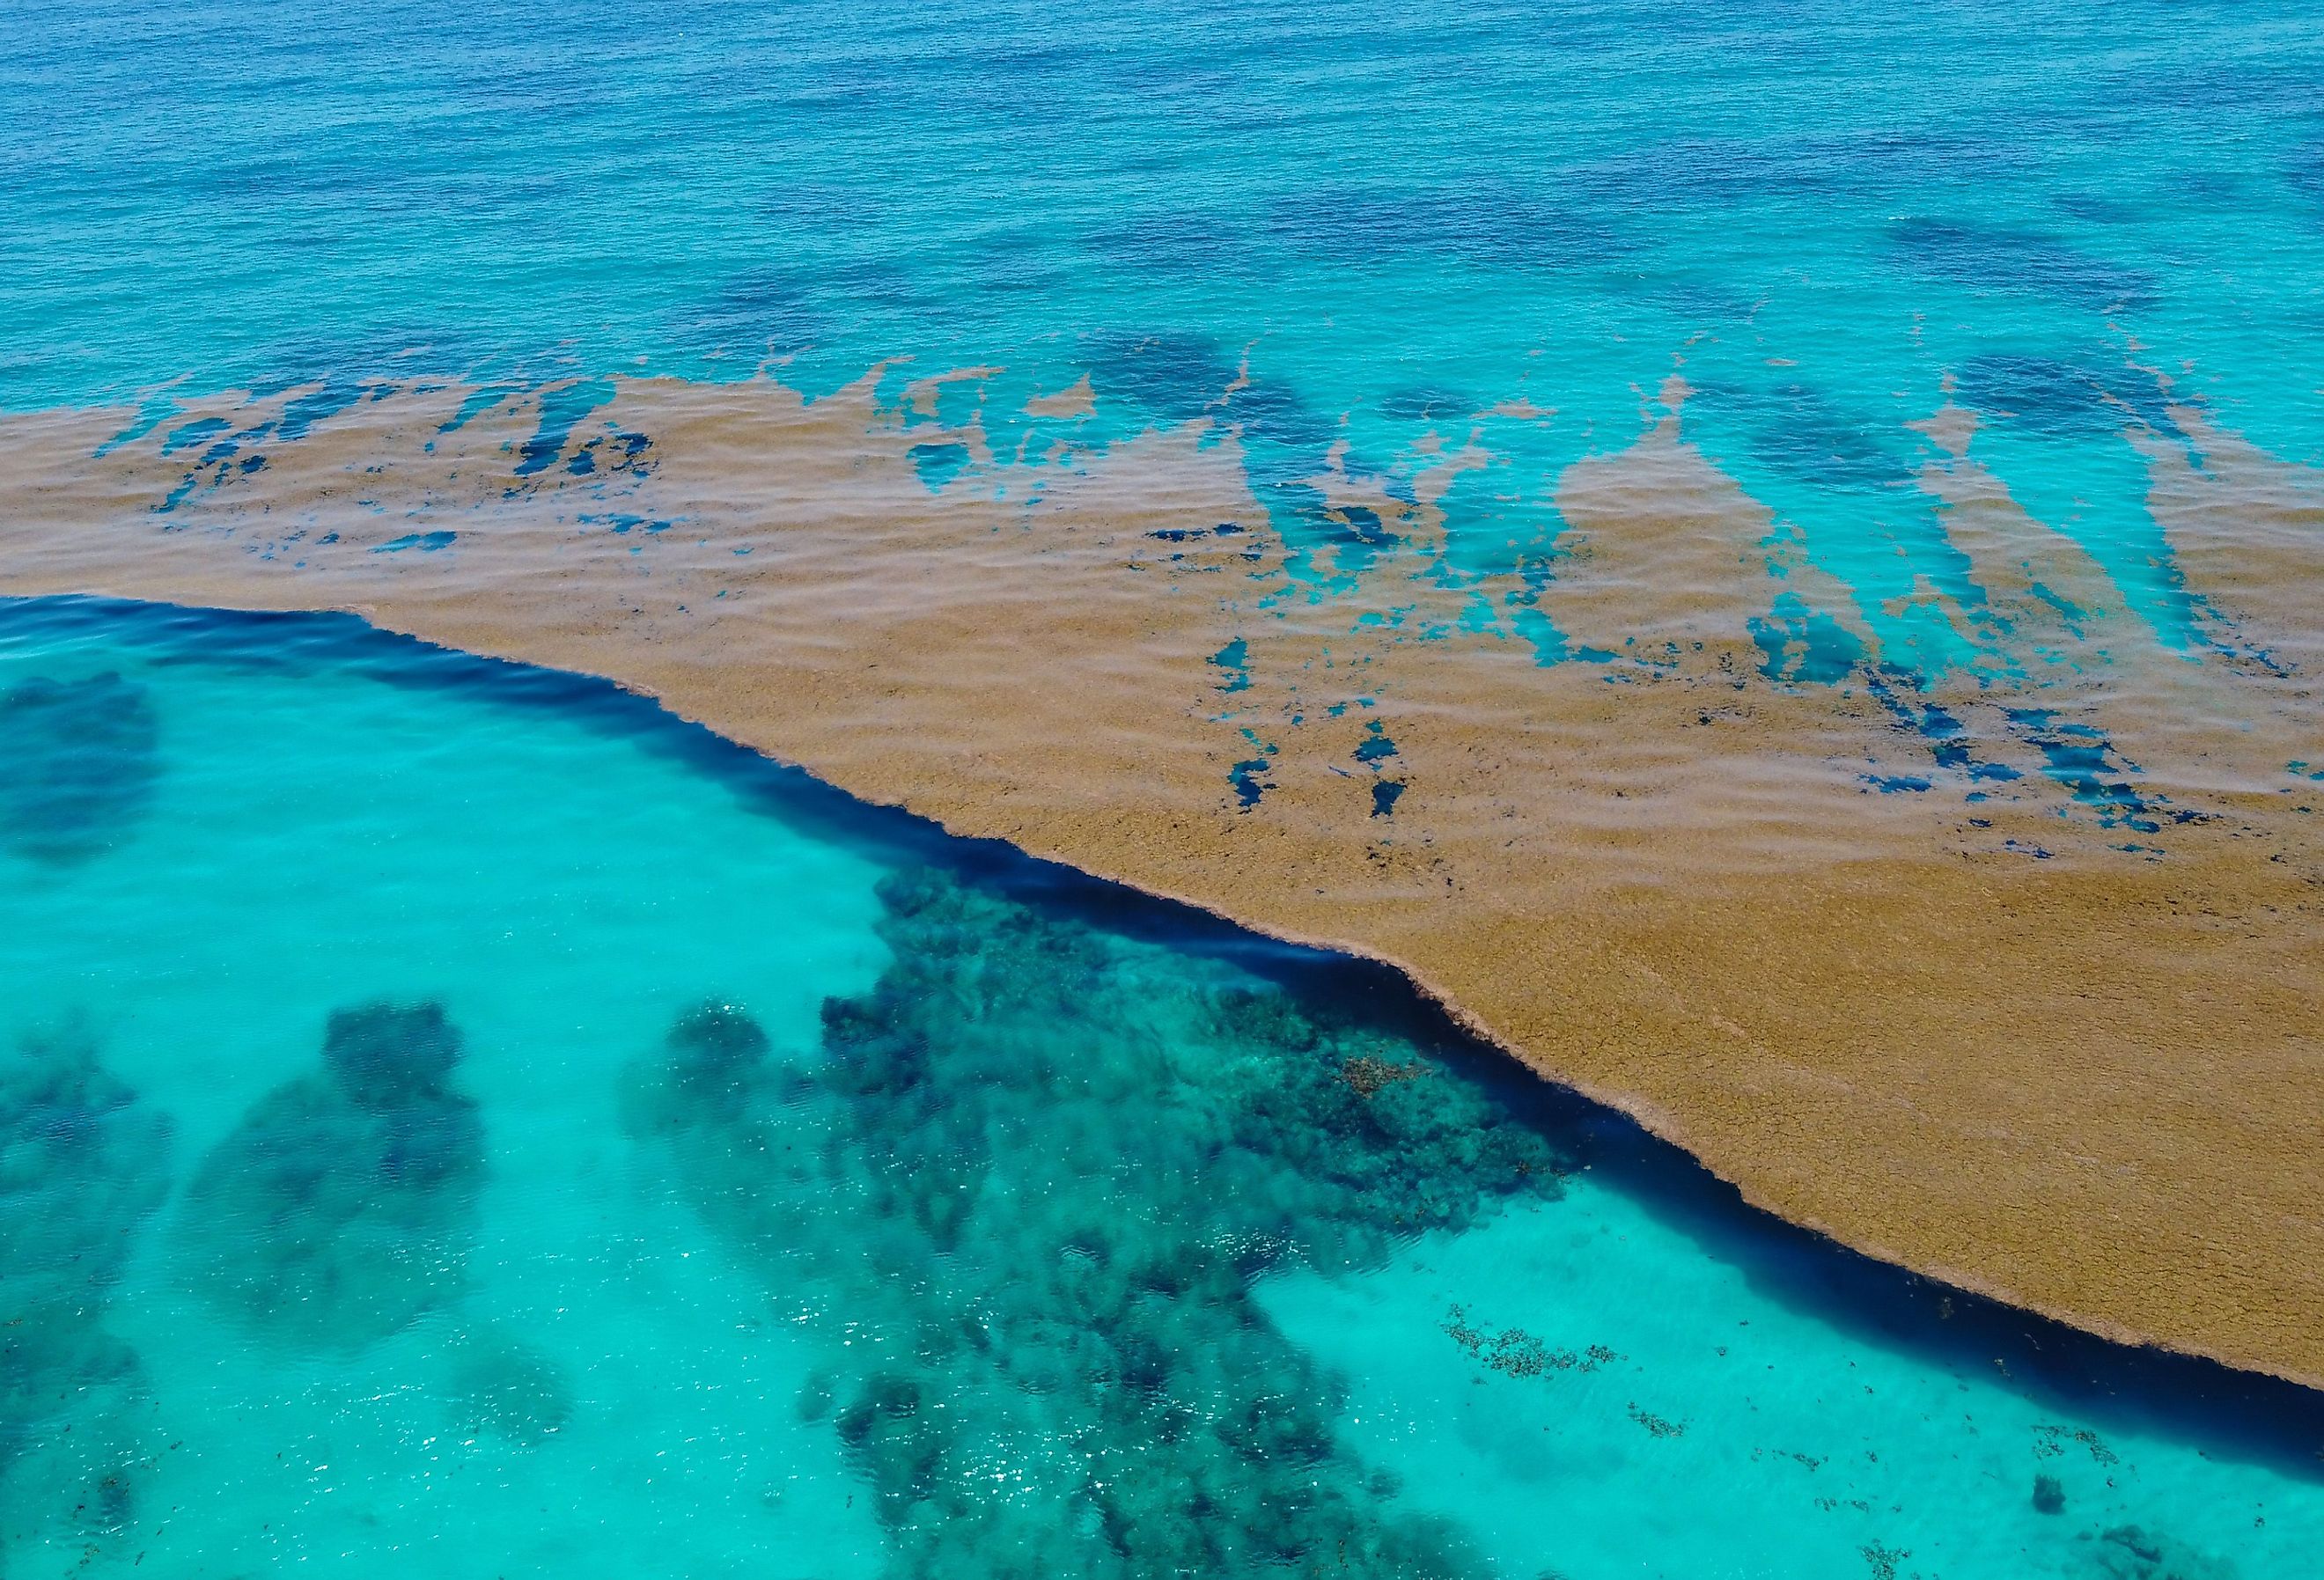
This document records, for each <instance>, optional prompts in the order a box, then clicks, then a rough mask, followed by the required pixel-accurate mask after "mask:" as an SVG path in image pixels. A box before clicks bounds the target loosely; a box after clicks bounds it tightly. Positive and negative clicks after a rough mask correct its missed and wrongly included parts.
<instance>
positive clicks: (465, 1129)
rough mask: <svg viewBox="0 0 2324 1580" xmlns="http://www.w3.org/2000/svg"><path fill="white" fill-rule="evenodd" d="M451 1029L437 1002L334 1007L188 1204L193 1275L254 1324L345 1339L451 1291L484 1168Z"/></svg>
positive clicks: (387, 1327) (363, 1338)
mask: <svg viewBox="0 0 2324 1580" xmlns="http://www.w3.org/2000/svg"><path fill="white" fill-rule="evenodd" d="M459 1057H460V1034H459V1031H458V1030H457V1028H456V1027H455V1026H453V1024H452V1023H451V1022H450V1021H448V1020H447V1018H446V1017H445V1014H444V1010H443V1006H442V1005H440V1004H435V1003H421V1004H413V1005H410V1006H408V1007H405V1006H398V1005H394V1004H387V1003H374V1004H366V1005H363V1006H361V1007H359V1008H355V1009H343V1010H337V1011H334V1012H332V1014H331V1017H330V1021H329V1025H328V1027H327V1030H326V1032H325V1035H324V1039H323V1068H322V1070H321V1071H320V1072H319V1073H317V1074H313V1075H306V1076H298V1077H296V1078H295V1079H292V1080H291V1081H288V1082H285V1083H284V1084H283V1085H281V1086H278V1087H276V1088H275V1089H274V1090H273V1091H272V1092H270V1093H268V1094H267V1095H265V1096H264V1097H263V1098H261V1099H260V1100H259V1101H258V1102H257V1103H256V1104H254V1105H253V1107H252V1108H251V1110H250V1112H249V1113H247V1114H246V1115H244V1119H243V1121H242V1123H241V1124H239V1125H238V1126H236V1127H235V1130H234V1132H232V1133H231V1134H229V1135H228V1136H227V1137H226V1139H225V1140H224V1141H220V1142H219V1143H218V1145H217V1147H216V1148H215V1149H214V1150H212V1151H211V1152H210V1154H209V1155H208V1157H207V1158H206V1159H204V1160H203V1161H202V1166H201V1169H200V1170H199V1171H198V1173H197V1174H196V1176H195V1178H194V1183H193V1186H192V1188H191V1189H190V1191H189V1194H188V1197H187V1204H186V1213H185V1219H186V1229H187V1234H186V1243H187V1255H188V1256H189V1261H190V1262H191V1265H192V1268H193V1271H194V1274H195V1281H196V1283H197V1285H198V1287H199V1288H200V1289H202V1290H203V1292H204V1293H205V1294H207V1295H208V1296H209V1297H210V1298H213V1299H214V1300H216V1301H217V1303H218V1304H219V1305H220V1306H222V1307H225V1308H226V1309H228V1310H231V1311H233V1312H235V1314H236V1315H238V1316H240V1317H243V1318H244V1319H245V1320H247V1321H249V1322H250V1323H251V1324H253V1325H254V1326H257V1327H259V1328H261V1329H263V1330H265V1331H268V1332H270V1333H272V1334H274V1335H278V1336H281V1337H283V1338H286V1339H291V1340H293V1341H297V1342H302V1343H308V1344H326V1345H333V1346H343V1347H351V1346H355V1345H359V1344H364V1343H366V1342H368V1341H370V1340H372V1339H374V1338H377V1337H379V1336H381V1335H384V1334H388V1333H392V1332H393V1331H394V1330H395V1329H397V1328H399V1327H401V1326H403V1325H404V1324H406V1323H407V1322H410V1320H411V1319H412V1318H414V1317H418V1316H419V1315H420V1313H422V1312H424V1311H426V1310H428V1309H429V1308H430V1307H434V1306H436V1305H438V1304H439V1303H440V1302H442V1301H443V1300H444V1299H445V1298H447V1295H448V1293H449V1292H450V1291H451V1290H453V1289H456V1288H457V1284H458V1281H459V1278H460V1274H461V1269H462V1264H463V1261H464V1259H465V1256H466V1248H467V1243H468V1241H469V1238H470V1236H471V1234H473V1230H474V1224H475V1206H476V1196H477V1192H478V1190H479V1188H480V1187H481V1185H482V1182H483V1178H484V1132H483V1127H482V1126H481V1125H480V1124H479V1123H478V1121H477V1118H476V1106H475V1102H474V1101H473V1100H472V1099H470V1098H468V1097H467V1096H466V1095H462V1094H461V1093H459V1092H457V1091H455V1090H454V1089H453V1088H452V1087H451V1086H449V1085H448V1081H449V1078H450V1076H451V1074H452V1072H453V1070H454V1068H455V1067H456V1066H457V1063H458V1061H459Z"/></svg>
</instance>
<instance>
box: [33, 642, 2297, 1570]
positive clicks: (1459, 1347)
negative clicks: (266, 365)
mask: <svg viewBox="0 0 2324 1580" xmlns="http://www.w3.org/2000/svg"><path fill="white" fill-rule="evenodd" d="M0 765H5V766H0V872H4V873H5V882H0V981H5V982H6V983H7V984H9V990H8V992H7V993H6V995H5V1001H0V1040H5V1052H0V1248H5V1261H0V1297H5V1303H6V1305H7V1307H8V1317H7V1320H8V1324H9V1326H8V1329H7V1332H6V1335H5V1361H6V1367H7V1370H6V1374H5V1381H6V1389H5V1392H0V1412H5V1413H0V1552H5V1570H4V1571H0V1572H5V1574H6V1575H9V1576H11V1577H12V1580H21V1577H23V1576H36V1575H68V1574H112V1573H124V1574H125V1573H128V1572H130V1571H132V1570H142V1571H143V1572H144V1573H152V1574H160V1575H257V1574H274V1573H330V1574H337V1575H350V1576H357V1575H406V1574H410V1573H414V1572H424V1573H428V1574H431V1575H447V1576H460V1575H477V1576H486V1575H561V1576H574V1575H609V1576H610V1575H624V1576H627V1575H641V1574H666V1575H678V1574H683V1575H792V1576H799V1577H802V1580H804V1577H808V1576H826V1577H827V1576H835V1575H947V1576H950V1575H996V1576H997V1575H1123V1576H1130V1575H1197V1574H1199V1575H1222V1574H1246V1573H1249V1574H1262V1573H1268V1574H1271V1573H1285V1574H1334V1573H1342V1572H1345V1573H1355V1574H1370V1575H1508V1576H1514V1577H1517V1580H1537V1577H1538V1576H1542V1575H1562V1576H1565V1577H1567V1580H1596V1577H1600V1576H1605V1577H1612V1576H1624V1575H1669V1576H1685V1577H1688V1580H1700V1577H1703V1576H1714V1575H1735V1576H1743V1575H1771V1576H1772V1575H1835V1576H1840V1575H1846V1576H1858V1575H1862V1576H1867V1577H1872V1580H1899V1577H1904V1576H1914V1575H1918V1576H1927V1577H1934V1576H1939V1575H1942V1576H1947V1577H1950V1580H1969V1577H1972V1576H1992V1577H1995V1580H2005V1577H2007V1580H2016V1577H2023V1576H2035V1575H2040V1576H2052V1575H2055V1576H2073V1577H2078V1580H2079V1577H2087V1580H2163V1577H2165V1576H2170V1577H2176V1580H2214V1577H2219V1576H2228V1575H2234V1576H2240V1577H2243V1580H2262V1577H2270V1576H2297V1575H2306V1574H2309V1573H2311V1572H2312V1569H2313V1561H2314V1557H2313V1556H2314V1554H2315V1553H2316V1552H2317V1551H2318V1550H2319V1543H2324V1461H2319V1458H2318V1457H2317V1449H2318V1447H2319V1445H2324V1407H2319V1405H2318V1403H2317V1401H2316V1400H2315V1398H2314V1396H2313V1395H2312V1394H2309V1393H2306V1392H2304V1391H2300V1390H2297V1389H2293V1388H2291V1387H2288V1386H2283V1385H2274V1384H2267V1383H2263V1382H2258V1381H2254V1380H2252V1379H2250V1378H2247V1377H2239V1376H2237V1375H2236V1374H2233V1373H2229V1372H2225V1371H2222V1370H2220V1369H2218V1368H2216V1367H2211V1366H2209V1365H2206V1364H2202V1363H2193V1362H2188V1361H2183V1360H2175V1359H2171V1358H2168V1357H2162V1356H2158V1355H2154V1354H2139V1353H2135V1352H2131V1351H2126V1350H2121V1349H2117V1348H2114V1347H2112V1346H2108V1345H2107V1344H2102V1343H2099V1342H2098V1341H2096V1340H2093V1339H2089V1338H2086V1337H2082V1336H2080V1335H2074V1334H2072V1333H2070V1332H2069V1331H2067V1330H2064V1329H2061V1328H2056V1327H2053V1326H2049V1325H2046V1324H2043V1323H2041V1322H2039V1321H2037V1320H2035V1319H2032V1318H2027V1317H2021V1316H2018V1315H2015V1314H2013V1313H2010V1312H2008V1311H2007V1310H2006V1309H2004V1308H2001V1307H1993V1306H1991V1305H1988V1304H1987V1303H1984V1302H1981V1301H1978V1300H1977V1299H1975V1298H1971V1297H1969V1296H1965V1295H1957V1294H1953V1293H1950V1292H1947V1291H1945V1290H1943V1289H1941V1288H1940V1287H1938V1286H1934V1285H1929V1284H1924V1283H1922V1282H1920V1281H1918V1280H1913V1279H1911V1278H1909V1277H1907V1276H1906V1275H1904V1274H1901V1273H1896V1272H1894V1271H1893V1270H1884V1269H1881V1268H1879V1267H1878V1266H1877V1264H1873V1263H1870V1262H1867V1261H1863V1260H1861V1259H1858V1258H1855V1257H1852V1256H1850V1255H1849V1254H1848V1253H1846V1252H1841V1251H1840V1250H1838V1249H1836V1248H1834V1247H1831V1246H1830V1245H1829V1244H1828V1243H1821V1242H1818V1241H1816V1240H1815V1239H1813V1237H1812V1236H1809V1235H1807V1234H1804V1233H1802V1232H1799V1231H1795V1230H1792V1229H1790V1228H1788V1227H1786V1226H1784V1225H1781V1224H1775V1223H1774V1222H1773V1221H1771V1220H1767V1219H1766V1218H1764V1217H1762V1216H1760V1215H1756V1214H1753V1213H1751V1212H1749V1211H1748V1210H1746V1209H1745V1208H1743V1207H1742V1206H1740V1205H1739V1204H1738V1202H1736V1201H1735V1200H1734V1198H1733V1197H1732V1196H1731V1194H1730V1193H1729V1192H1727V1191H1725V1190H1724V1189H1723V1187H1717V1186H1715V1185H1713V1184H1711V1182H1710V1181H1708V1179H1707V1178H1704V1177H1702V1176H1701V1175H1700V1174H1699V1173H1697V1172H1695V1171H1694V1170H1693V1169H1692V1166H1691V1165H1690V1164H1688V1163H1687V1162H1686V1161H1685V1160H1684V1159H1683V1157H1682V1156H1681V1155H1680V1154H1678V1153H1677V1152H1676V1151H1675V1150H1673V1149H1669V1148H1667V1147H1665V1146H1663V1145H1662V1144H1661V1143H1657V1142H1651V1141H1647V1140H1646V1139H1645V1138H1644V1137H1643V1136H1642V1135H1641V1134H1640V1133H1639V1132H1637V1131H1635V1129H1633V1128H1631V1127H1628V1125H1627V1124H1625V1123H1621V1122H1618V1121H1617V1120H1615V1119H1614V1118H1613V1117H1612V1116H1610V1115H1609V1114H1607V1113H1603V1112H1601V1111H1595V1110H1592V1109H1591V1108H1590V1107H1589V1106H1588V1105H1586V1104H1581V1103H1580V1102H1578V1100H1572V1099H1567V1098H1563V1097H1561V1096H1560V1095H1558V1094H1557V1093H1555V1092H1554V1091H1553V1090H1552V1089H1550V1088H1547V1087H1544V1086H1540V1085H1539V1084H1537V1083H1535V1082H1534V1081H1532V1080H1531V1078H1530V1077H1523V1076H1517V1075H1516V1074H1514V1073H1513V1072H1512V1071H1511V1070H1510V1068H1509V1067H1508V1066H1507V1065H1506V1064H1505V1063H1504V1062H1503V1061H1501V1060H1499V1058H1496V1057H1494V1056H1491V1055H1489V1054H1488V1053H1486V1052H1484V1051H1482V1050H1480V1049H1477V1048H1475V1047H1473V1046H1471V1045H1469V1044H1466V1043H1465V1042H1463V1041H1462V1039H1460V1038H1459V1037H1457V1036H1455V1035H1454V1034H1452V1032H1451V1030H1449V1028H1447V1027H1446V1026H1445V1025H1444V1024H1443V1022H1442V1021H1441V1020H1439V1019H1437V1018H1436V1017H1434V1015H1433V1014H1432V1013H1430V1012H1427V1011H1426V1010H1425V1008H1424V1007H1423V1006H1421V1005H1419V1004H1418V1003H1416V1001H1414V1000H1413V999H1412V998H1411V996H1410V995H1409V994H1408V993H1398V991H1397V987H1396V984H1395V983H1394V980H1393V979H1392V978H1389V977H1388V976H1387V975H1385V974H1384V973H1381V972H1379V971H1376V970H1372V969H1370V968H1366V967H1359V966H1354V965H1352V964H1351V963H1348V962H1345V961H1336V960H1334V959H1333V958H1331V957H1328V956H1315V955H1312V954H1308V953H1306V952H1304V951H1298V950H1294V949H1291V948H1288V947H1284V946H1279V945H1274V944H1270V943H1268V942H1265V941H1263V940H1259V939H1256V938H1250V937H1247V936H1243V935H1240V934H1238V933H1236V932H1235V931H1234V929H1231V928H1229V927H1226V926H1225V925H1224V924H1221V923H1218V922H1215V921H1213V920H1210V919H1204V918H1200V917H1196V916H1193V915H1191V914H1188V913H1184V912H1180V911H1178V910H1175V909H1174V908H1171V907H1168V906H1166V905H1163V904H1161V903H1160V902H1149V901H1142V900H1138V899H1136V898H1134V897H1130V896H1126V895H1123V894H1121V893H1120V892H1114V891H1110V890H1108V889H1106V888H1105V887H1103V886H1102V885H1098V884H1095V883H1093V882H1088V881H1086V880H1078V879H1076V878H1075V877H1074V875H1072V874H1070V873H1064V872H1061V871H1057V870H1055V869H1047V868H1043V867H1040V866H1038V865H1037V864H1033V863H1031V862H1029V861H1026V860H1024V859H1022V858H1019V857H1014V856H1012V855H1010V854H1008V853H1007V852H1006V851H1004V850H1001V849H1000V848H999V847H993V846H984V845H971V844H965V843H963V842H957V841H952V840H949V839H947V838H945V836H940V835H938V834H936V832H934V831H933V830H931V829H929V828H927V827H926V826H923V825H919V824H918V823H917V822H915V821H914V820H913V819H910V818H907V817H905V816H904V815H902V814H889V813H877V812H872V811H870V810H866V809H862V808H857V807H855V806H853V804H851V803H848V802H847V801H846V800H845V799H844V798H842V797H840V796H838V795H836V794H835V792H830V791H827V790H820V789H819V788H818V787H816V786H815V785H814V784H813V782H812V781H807V779H805V777H804V776H801V775H798V774H796V773H794V772H789V771H786V770H781V769H779V768H776V767H774V766H772V765H770V764H768V763H765V762H763V761H761V760H759V759H756V758H754V757H752V756H751V755H750V754H748V753H743V752H742V751H740V750H739V749H735V748H731V747H727V746H725V745H724V744H722V743H720V742H718V741H717V740H716V739H715V737H712V736H710V735H707V734H705V733H704V732H701V731H699V730H696V729H695V728H694V727H692V726H688V725H681V724H678V722H676V721H675V720H673V719H670V718H669V716H666V715H662V714H660V713H659V712H658V711H657V710H656V709H655V708H653V707H651V705H650V704H647V703H644V702H641V701H638V700H636V699H633V698H626V697H624V696H622V694H620V693H618V692H615V691H614V690H613V688H610V687H607V686H604V685H602V684H601V683H596V682H588V681H581V680H575V679H566V678H561V677H558V676H554V675H549V674H545V673H542V672H539V671H530V670H521V669H519V668H516V667H513V666H507V665H500V664H493V663H488V662H485V661H478V660H471V659H466V658H462V657H458V656H456V655H451V654H447V653H445V652H443V651H439V650H434V649H429V648H425V647H423V646H421V645H420V644H418V643H415V642H408V641H405V640H403V639H399V638H392V637H387V636H384V635H381V634H378V633H373V632H371V631H369V630H368V629H367V628H365V627H364V626H363V625H361V624H359V623H358V622H355V621H354V620H352V619H350V618H348V617H345V616H223V615H206V614H198V613H191V612H183V611H172V610H168V609H163V608H159V607H155V606H133V605H106V604H92V603H87V602H80V601H71V600H66V601H47V602H40V601H34V602H17V603H14V604H10V605H0Z"/></svg>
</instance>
